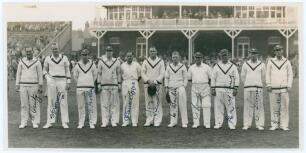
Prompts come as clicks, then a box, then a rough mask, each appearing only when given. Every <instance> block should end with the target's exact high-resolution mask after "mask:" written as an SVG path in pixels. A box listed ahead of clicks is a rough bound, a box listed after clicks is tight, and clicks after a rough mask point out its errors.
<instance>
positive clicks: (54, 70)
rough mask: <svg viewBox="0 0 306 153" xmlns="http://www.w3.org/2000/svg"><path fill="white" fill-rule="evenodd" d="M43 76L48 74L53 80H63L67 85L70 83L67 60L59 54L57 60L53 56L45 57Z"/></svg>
mask: <svg viewBox="0 0 306 153" xmlns="http://www.w3.org/2000/svg"><path fill="white" fill-rule="evenodd" d="M43 74H44V75H46V74H48V75H50V76H51V77H54V78H65V79H67V83H70V82H71V80H70V79H71V74H70V69H69V61H68V58H67V57H66V56H65V55H61V54H59V57H58V58H55V57H54V56H53V55H51V56H47V57H46V59H45V62H44V69H43Z"/></svg>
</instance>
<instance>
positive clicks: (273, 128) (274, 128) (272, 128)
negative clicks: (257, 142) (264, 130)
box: [269, 126, 278, 131]
mask: <svg viewBox="0 0 306 153" xmlns="http://www.w3.org/2000/svg"><path fill="white" fill-rule="evenodd" d="M276 129H278V127H275V126H272V127H271V128H270V129H269V130H271V131H274V130H276Z"/></svg>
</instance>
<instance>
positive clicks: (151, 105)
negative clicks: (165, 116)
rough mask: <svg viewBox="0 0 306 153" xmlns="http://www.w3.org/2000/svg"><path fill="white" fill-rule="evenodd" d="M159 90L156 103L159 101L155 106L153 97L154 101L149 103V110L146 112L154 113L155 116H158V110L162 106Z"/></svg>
mask: <svg viewBox="0 0 306 153" xmlns="http://www.w3.org/2000/svg"><path fill="white" fill-rule="evenodd" d="M159 90H160V88H157V90H156V95H155V98H156V101H157V102H156V106H154V101H153V98H154V97H152V100H150V101H149V102H148V106H147V109H146V111H148V112H151V113H153V114H154V116H157V115H158V108H159V105H160V100H159Z"/></svg>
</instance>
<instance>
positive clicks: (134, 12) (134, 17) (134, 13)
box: [132, 6, 137, 19]
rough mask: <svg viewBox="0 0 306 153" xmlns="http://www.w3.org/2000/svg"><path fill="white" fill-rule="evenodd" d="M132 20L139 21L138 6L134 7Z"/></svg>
mask: <svg viewBox="0 0 306 153" xmlns="http://www.w3.org/2000/svg"><path fill="white" fill-rule="evenodd" d="M132 19H137V6H133V7H132Z"/></svg>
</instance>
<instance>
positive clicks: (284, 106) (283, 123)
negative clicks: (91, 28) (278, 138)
mask: <svg viewBox="0 0 306 153" xmlns="http://www.w3.org/2000/svg"><path fill="white" fill-rule="evenodd" d="M269 96H270V108H271V126H272V127H279V126H280V127H281V128H288V124H289V95H288V92H279V93H275V92H273V91H272V92H270V93H269Z"/></svg>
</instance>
